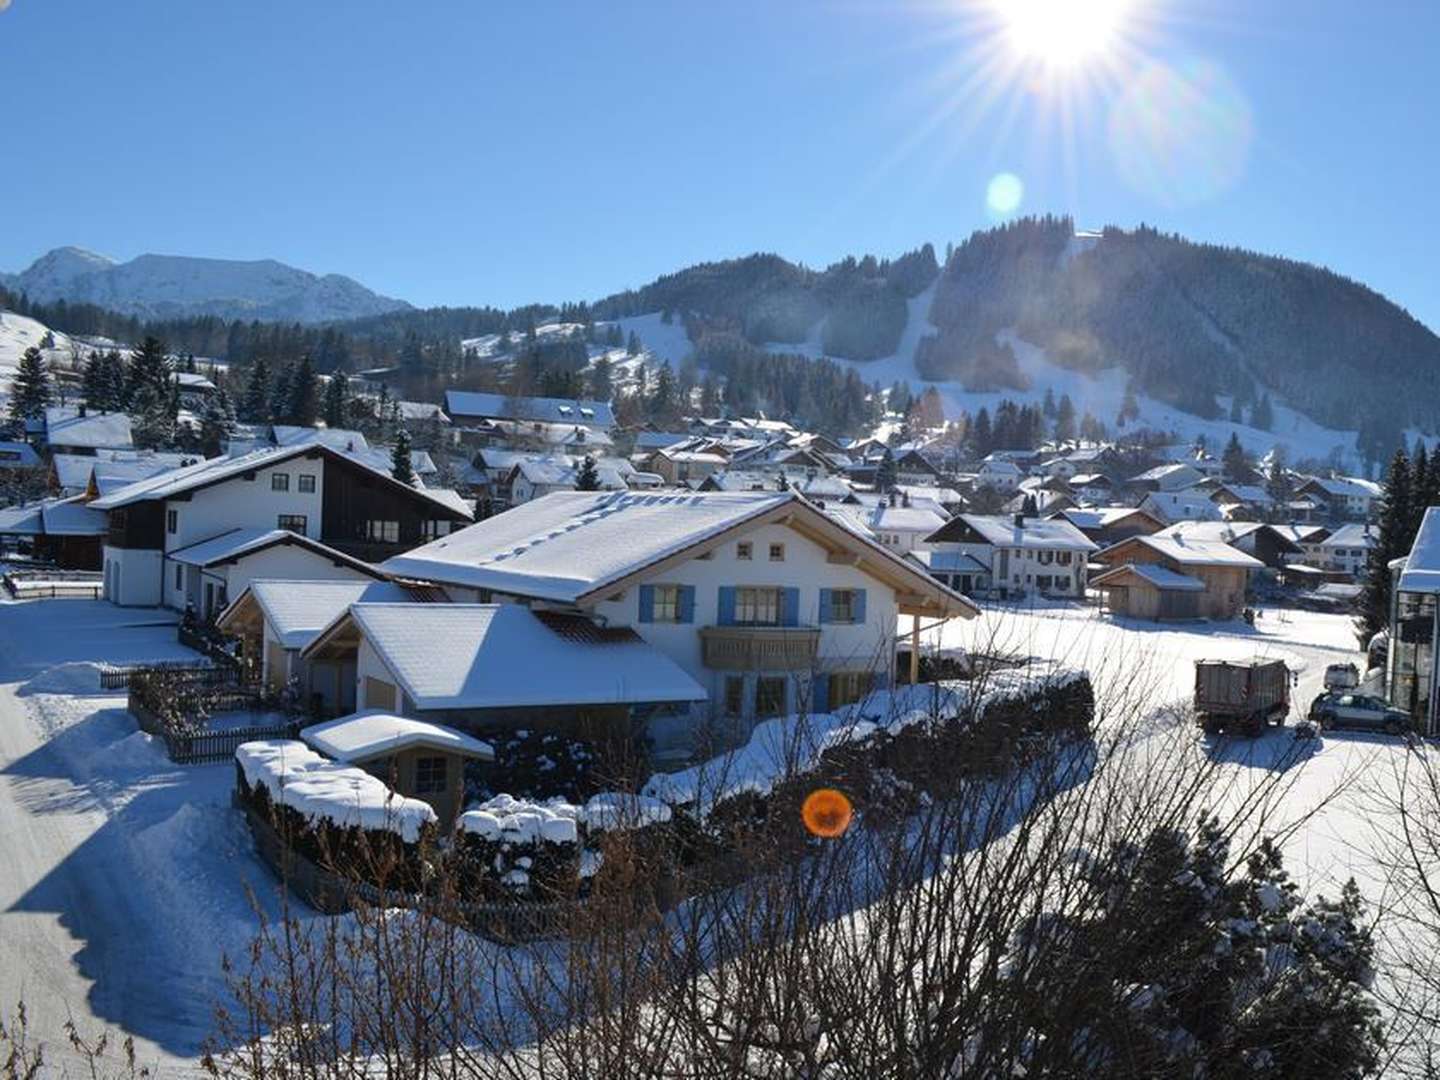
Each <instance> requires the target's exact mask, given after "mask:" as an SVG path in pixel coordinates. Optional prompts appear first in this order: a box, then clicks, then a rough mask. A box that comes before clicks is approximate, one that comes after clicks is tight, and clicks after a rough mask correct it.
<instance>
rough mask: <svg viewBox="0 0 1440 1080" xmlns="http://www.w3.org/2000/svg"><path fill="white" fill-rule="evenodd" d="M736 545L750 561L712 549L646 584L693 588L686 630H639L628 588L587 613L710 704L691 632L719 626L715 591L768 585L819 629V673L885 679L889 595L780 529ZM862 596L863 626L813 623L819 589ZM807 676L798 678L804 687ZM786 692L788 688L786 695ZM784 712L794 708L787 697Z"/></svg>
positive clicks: (719, 688) (636, 598) (892, 617)
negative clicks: (639, 643) (692, 684)
mask: <svg viewBox="0 0 1440 1080" xmlns="http://www.w3.org/2000/svg"><path fill="white" fill-rule="evenodd" d="M741 539H743V540H745V541H748V542H749V543H750V544H751V545H752V550H753V556H752V558H751V560H749V561H744V560H741V559H737V558H736V544H737V542H736V541H734V540H732V541H729V542H727V543H725V544H723V545H721V546H720V547H719V548H717V549H715V551H714V554H713V555H712V556H711V558H709V559H691V560H689V561H688V562H686V563H684V564H682V565H681V566H678V567H676V568H675V569H673V570H668V571H665V572H663V573H660V574H656V575H654V576H652V577H650V578H648V579H646V581H645V584H649V585H691V586H694V588H695V619H694V622H692V623H680V624H677V623H653V622H652V623H642V622H641V621H640V589H639V586H638V585H637V586H632V587H631V588H629V589H627V590H625V592H624V594H623V595H622V596H621V597H620V598H619V599H618V600H605V601H602V602H601V603H599V604H597V605H596V606H595V608H594V612H595V614H596V615H598V616H601V617H602V618H604V619H605V621H606V622H607V623H608V624H609V625H611V626H629V627H632V628H633V629H634V630H635V631H636V632H637V633H638V634H639V635H640V636H641V637H643V638H644V639H645V640H646V641H647V642H649V643H650V644H651V645H653V646H655V647H656V648H657V649H659V650H660V651H662V652H664V653H665V655H667V656H668V657H670V659H672V660H674V661H675V662H676V663H677V664H679V665H680V666H681V667H682V668H684V669H685V671H686V672H688V673H689V674H690V675H691V676H692V677H693V678H694V679H695V681H696V682H698V683H699V684H700V685H701V686H703V687H705V688H706V690H707V691H709V693H710V696H711V701H712V702H715V703H716V704H717V705H718V704H719V703H720V702H721V701H722V700H723V694H724V687H725V676H726V675H727V674H734V673H733V672H723V671H711V670H710V669H709V668H707V667H705V666H704V664H703V663H702V662H701V658H702V650H701V643H700V634H699V631H700V629H701V628H702V627H706V626H715V625H717V624H718V622H719V618H718V607H719V597H720V587H721V586H722V585H725V586H729V585H733V586H775V587H782V588H796V589H799V590H800V608H799V621H800V625H801V626H803V627H819V629H820V644H819V649H818V656H819V666H820V668H821V669H822V670H825V671H877V672H878V671H883V672H885V673H886V674H887V675H888V673H889V669H890V665H891V663H892V658H893V655H894V635H895V625H896V618H897V617H898V614H899V609H898V605H897V603H896V601H895V591H894V590H893V589H892V588H890V587H889V586H887V585H885V584H884V583H883V582H881V581H878V580H876V579H875V578H872V577H870V576H869V575H868V574H866V573H864V572H863V571H861V570H860V569H858V568H857V567H853V566H845V565H842V564H838V563H830V562H827V561H826V552H825V549H824V548H822V547H820V546H819V545H818V544H815V543H813V542H812V541H810V540H808V539H806V538H805V537H803V536H801V535H800V534H799V533H797V532H795V531H794V530H793V529H790V528H787V527H786V526H784V525H766V526H762V527H760V528H757V529H754V530H752V531H750V532H748V533H746V534H745V535H744V536H743V537H742V538H741ZM772 543H781V544H784V545H785V559H784V561H783V562H771V561H770V558H769V550H770V545H771V544H772ZM822 588H823V589H864V590H865V621H864V622H863V623H858V624H851V625H839V624H831V623H827V624H825V625H823V626H821V625H820V624H819V617H820V590H821V589H822ZM809 677H810V676H809V673H805V674H804V676H803V678H804V679H805V680H807V681H808V679H809ZM793 693H794V688H793V687H792V694H793ZM791 707H792V708H793V707H795V700H794V698H793V696H792V699H791Z"/></svg>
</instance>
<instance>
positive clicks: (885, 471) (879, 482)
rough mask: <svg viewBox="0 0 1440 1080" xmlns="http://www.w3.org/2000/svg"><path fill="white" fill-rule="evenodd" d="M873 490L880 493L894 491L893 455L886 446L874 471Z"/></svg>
mask: <svg viewBox="0 0 1440 1080" xmlns="http://www.w3.org/2000/svg"><path fill="white" fill-rule="evenodd" d="M875 490H876V491H879V492H882V493H886V492H891V491H894V490H895V455H894V454H893V453H891V452H890V448H889V447H888V446H887V447H886V448H885V454H884V456H882V457H881V458H880V464H879V466H878V467H877V468H876V469H875Z"/></svg>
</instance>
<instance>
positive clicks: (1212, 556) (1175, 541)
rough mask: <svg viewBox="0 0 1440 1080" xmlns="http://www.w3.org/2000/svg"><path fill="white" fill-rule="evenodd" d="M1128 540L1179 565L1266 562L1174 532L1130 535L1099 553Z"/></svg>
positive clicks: (1246, 564)
mask: <svg viewBox="0 0 1440 1080" xmlns="http://www.w3.org/2000/svg"><path fill="white" fill-rule="evenodd" d="M1127 544H1144V545H1145V546H1146V547H1148V548H1150V549H1151V550H1152V551H1155V552H1157V553H1158V554H1160V555H1163V556H1165V557H1166V558H1168V559H1170V560H1172V561H1173V562H1177V563H1180V564H1181V565H1182V566H1244V567H1261V566H1264V565H1265V564H1264V563H1262V562H1261V561H1260V560H1259V559H1256V558H1254V557H1253V556H1250V555H1247V554H1245V552H1243V551H1240V550H1238V549H1237V548H1233V547H1231V546H1230V545H1229V544H1225V543H1220V542H1219V541H1214V540H1190V539H1186V538H1183V537H1177V536H1161V535H1158V534H1157V535H1155V536H1132V537H1130V539H1128V540H1122V541H1120V543H1118V544H1115V545H1114V546H1113V547H1108V548H1106V549H1105V550H1104V551H1102V552H1101V553H1100V558H1101V560H1102V561H1104V559H1105V556H1106V555H1108V554H1109V553H1110V552H1112V551H1116V550H1117V549H1119V548H1121V547H1124V546H1125V545H1127Z"/></svg>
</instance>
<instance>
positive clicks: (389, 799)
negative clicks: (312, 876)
mask: <svg viewBox="0 0 1440 1080" xmlns="http://www.w3.org/2000/svg"><path fill="white" fill-rule="evenodd" d="M235 761H236V763H237V764H238V765H239V767H240V770H241V772H242V773H243V775H244V777H245V782H246V783H247V784H248V785H249V786H250V787H252V788H254V787H257V786H258V787H261V788H263V789H264V790H265V791H267V792H268V793H269V795H270V799H271V800H272V801H273V802H274V803H276V804H277V805H280V806H288V807H289V808H290V809H292V810H294V811H295V812H297V813H298V814H300V815H301V816H302V817H304V818H305V819H306V820H308V821H310V822H314V823H318V822H329V823H331V824H333V825H337V826H339V827H341V828H358V829H366V830H378V831H385V832H391V833H394V834H395V835H397V836H399V837H400V838H401V839H402V840H404V841H405V842H406V843H407V844H413V843H416V842H417V841H418V840H419V839H420V834H421V832H422V830H424V829H425V828H426V827H427V826H432V827H433V826H434V825H435V824H436V821H437V819H436V816H435V811H434V810H433V809H431V807H430V804H429V803H427V802H424V801H422V800H420V799H410V798H406V797H405V796H403V795H397V794H396V793H395V792H393V791H391V790H390V788H389V787H388V786H386V785H385V783H384V782H382V781H380V780H378V779H376V778H375V777H373V776H371V775H370V774H369V773H367V772H366V771H365V770H364V769H360V768H356V767H355V766H353V765H341V764H338V763H337V762H334V761H331V760H330V759H329V758H325V757H321V756H320V755H319V754H317V753H315V751H313V750H311V749H310V748H309V747H308V746H306V745H305V744H304V743H302V742H298V741H294V740H291V739H265V740H261V741H259V742H248V743H242V744H241V745H240V746H239V747H238V748H237V749H236V751H235Z"/></svg>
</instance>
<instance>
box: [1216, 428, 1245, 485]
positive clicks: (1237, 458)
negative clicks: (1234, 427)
mask: <svg viewBox="0 0 1440 1080" xmlns="http://www.w3.org/2000/svg"><path fill="white" fill-rule="evenodd" d="M1220 464H1221V466H1222V467H1223V468H1224V469H1225V475H1226V476H1228V477H1229V478H1230V479H1231V480H1239V479H1240V478H1242V477H1243V476H1244V475H1245V474H1246V473H1247V472H1249V471H1250V466H1249V463H1248V461H1247V459H1246V457H1245V447H1244V446H1242V445H1241V444H1240V436H1239V434H1238V433H1237V432H1234V431H1232V432H1230V441H1229V442H1227V443H1226V444H1225V450H1224V452H1223V453H1222V454H1221V455H1220Z"/></svg>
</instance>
